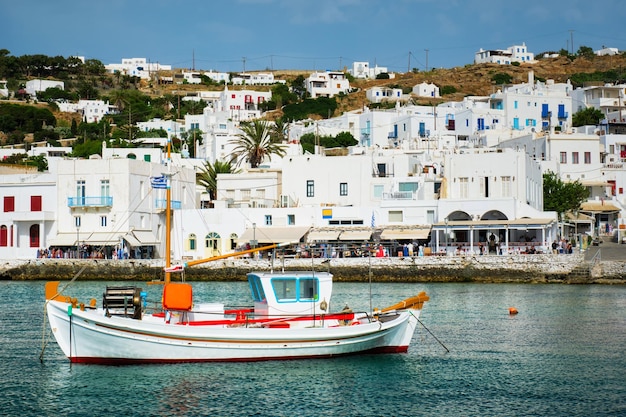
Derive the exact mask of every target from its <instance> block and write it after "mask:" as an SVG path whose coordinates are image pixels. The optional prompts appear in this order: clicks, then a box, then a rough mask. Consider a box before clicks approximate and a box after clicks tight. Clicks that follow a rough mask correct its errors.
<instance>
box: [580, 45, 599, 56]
mask: <svg viewBox="0 0 626 417" xmlns="http://www.w3.org/2000/svg"><path fill="white" fill-rule="evenodd" d="M576 55H578V56H580V57H583V58H587V59H593V58H595V57H596V54H595V53H594V52H593V49H592V48H590V47H589V46H584V45H580V48H578V51H576Z"/></svg>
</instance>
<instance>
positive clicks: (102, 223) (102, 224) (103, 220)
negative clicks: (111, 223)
mask: <svg viewBox="0 0 626 417" xmlns="http://www.w3.org/2000/svg"><path fill="white" fill-rule="evenodd" d="M100 227H107V216H100Z"/></svg>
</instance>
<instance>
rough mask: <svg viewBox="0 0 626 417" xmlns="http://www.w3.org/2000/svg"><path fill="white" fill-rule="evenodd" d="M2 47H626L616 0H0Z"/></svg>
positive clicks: (450, 56) (451, 57)
mask: <svg viewBox="0 0 626 417" xmlns="http://www.w3.org/2000/svg"><path fill="white" fill-rule="evenodd" d="M0 6H2V7H1V9H0V10H2V11H3V13H2V15H3V17H2V21H1V22H0V48H5V49H8V50H9V51H10V53H11V55H14V56H21V55H29V54H44V55H50V56H56V55H62V56H64V57H68V56H70V55H79V56H84V57H86V58H88V59H89V58H93V59H98V60H100V61H102V62H103V63H104V64H109V63H118V62H121V60H122V58H137V57H141V58H147V59H149V60H150V61H152V62H159V63H161V64H168V65H172V66H173V67H175V68H195V69H202V70H210V69H213V70H216V71H243V70H244V69H245V70H268V69H269V70H271V69H273V70H279V69H306V70H326V69H329V70H330V69H332V70H336V69H341V68H343V67H344V66H350V64H351V63H352V62H353V61H368V62H370V64H371V65H374V64H377V65H379V66H383V67H387V68H388V69H389V71H393V72H405V71H407V70H408V69H409V68H418V69H420V70H424V69H425V68H426V66H428V67H443V68H451V67H454V66H463V65H466V64H470V63H472V62H473V58H474V53H475V52H476V51H477V50H478V49H479V48H483V49H504V48H506V47H508V46H510V45H513V44H521V43H522V42H525V43H526V45H527V46H528V48H529V50H530V51H531V52H533V53H535V54H537V53H540V52H544V51H548V50H556V51H558V50H559V49H561V48H564V49H571V48H572V40H573V46H574V50H577V49H578V47H580V46H581V45H585V46H589V47H591V48H593V49H599V48H601V47H602V46H607V47H616V48H619V49H620V50H626V32H624V26H625V25H626V4H625V3H624V2H623V0H596V1H590V0H526V1H512V0H314V1H313V0H178V1H174V0H132V1H130V0H109V1H101V0H81V1H78V0H54V1H51V0H19V1H15V0H10V1H9V0H0Z"/></svg>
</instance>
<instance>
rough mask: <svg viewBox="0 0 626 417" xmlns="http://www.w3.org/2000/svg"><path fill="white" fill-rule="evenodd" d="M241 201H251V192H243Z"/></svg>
mask: <svg viewBox="0 0 626 417" xmlns="http://www.w3.org/2000/svg"><path fill="white" fill-rule="evenodd" d="M241 199H242V200H243V201H248V200H250V190H241Z"/></svg>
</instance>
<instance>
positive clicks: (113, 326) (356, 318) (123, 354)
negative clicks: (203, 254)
mask: <svg viewBox="0 0 626 417" xmlns="http://www.w3.org/2000/svg"><path fill="white" fill-rule="evenodd" d="M169 191H170V190H169V188H168V189H167V192H166V198H167V201H168V204H167V207H166V229H165V230H167V231H169V230H170V229H171V224H170V215H171V213H170V204H169V199H170V193H169ZM165 243H166V245H165V246H166V249H165V253H166V254H169V253H170V244H171V242H170V238H169V233H166V242H165ZM289 244H291V243H286V244H273V245H268V246H263V247H260V248H252V249H249V250H245V251H241V252H235V253H232V254H226V255H221V256H217V257H213V258H208V259H203V260H192V261H189V262H187V263H185V264H179V265H174V266H172V265H171V261H170V259H169V258H167V257H166V259H165V267H164V279H163V280H162V285H163V291H162V293H160V297H159V298H160V299H159V300H158V302H156V303H154V302H151V300H148V297H147V292H144V291H142V289H141V288H139V287H137V286H113V287H111V286H109V287H106V289H105V291H104V294H103V295H102V302H101V303H100V305H98V304H99V303H98V301H97V300H96V299H90V300H88V301H86V302H83V301H80V300H78V299H76V298H74V297H71V296H69V295H65V294H64V292H65V290H64V289H63V290H60V289H59V284H60V282H59V281H51V282H48V283H46V288H45V294H46V312H47V319H48V321H49V324H50V328H51V330H52V334H53V335H54V337H55V339H56V341H57V344H58V345H59V347H60V348H61V350H62V351H63V353H64V354H65V356H67V358H69V360H70V362H72V363H95V364H133V363H177V362H207V361H259V360H278V359H295V358H320V357H333V356H339V355H348V354H357V353H395V352H406V351H407V350H408V348H409V344H410V343H411V339H412V337H413V334H414V332H415V329H416V327H417V324H418V323H420V321H419V315H420V312H421V309H422V307H423V305H424V302H426V301H428V296H427V295H426V294H425V293H423V292H422V293H420V294H417V295H415V296H413V297H409V298H407V299H406V300H404V301H401V302H399V303H397V304H394V305H392V306H389V307H387V308H383V309H380V310H378V309H373V310H372V311H361V312H359V311H352V310H350V309H348V308H343V309H342V310H340V311H335V312H332V311H331V307H330V306H331V296H332V287H333V276H332V274H331V273H330V272H320V271H299V272H285V271H281V272H274V271H269V272H267V271H261V272H250V273H249V274H248V276H247V278H248V283H249V286H250V291H251V295H252V299H251V300H250V302H249V303H250V304H249V306H248V307H246V308H241V307H229V306H226V305H224V304H222V303H219V302H210V303H203V302H199V301H196V300H195V299H194V295H193V286H192V285H191V284H190V283H188V282H185V281H184V271H185V269H186V268H189V267H193V266H194V265H197V264H200V263H203V262H207V261H214V260H218V259H223V258H227V257H232V256H242V255H247V254H248V253H253V252H256V251H261V250H263V251H268V250H277V249H279V248H283V247H285V246H287V245H289ZM179 273H180V275H181V279H180V280H173V279H172V274H179ZM42 353H43V352H42Z"/></svg>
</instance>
